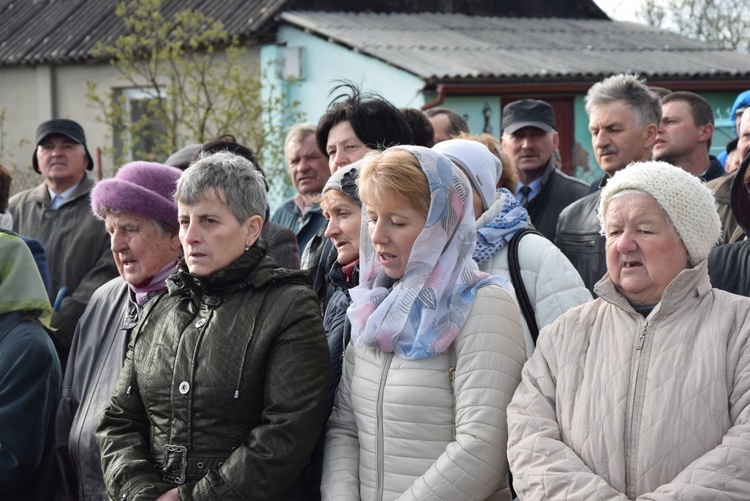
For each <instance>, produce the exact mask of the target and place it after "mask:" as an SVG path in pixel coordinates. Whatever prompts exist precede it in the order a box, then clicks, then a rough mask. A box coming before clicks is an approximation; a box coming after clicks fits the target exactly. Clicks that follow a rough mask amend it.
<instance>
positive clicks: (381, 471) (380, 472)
mask: <svg viewBox="0 0 750 501" xmlns="http://www.w3.org/2000/svg"><path fill="white" fill-rule="evenodd" d="M392 361H393V353H386V354H385V360H384V362H383V369H382V372H381V373H380V387H379V388H378V403H377V404H378V405H377V417H376V419H377V426H378V432H377V436H376V440H377V451H376V452H377V458H376V459H377V465H378V466H377V476H376V480H377V494H376V495H375V499H383V491H384V490H385V486H384V485H383V484H384V483H385V453H384V452H383V449H384V447H385V445H384V442H385V439H384V437H383V392H384V390H385V383H386V381H387V380H388V371H389V370H390V369H391V362H392Z"/></svg>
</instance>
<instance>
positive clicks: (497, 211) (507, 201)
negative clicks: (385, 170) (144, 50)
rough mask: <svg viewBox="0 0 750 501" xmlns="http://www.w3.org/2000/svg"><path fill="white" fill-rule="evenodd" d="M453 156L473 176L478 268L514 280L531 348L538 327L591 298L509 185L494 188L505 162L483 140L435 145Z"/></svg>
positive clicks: (475, 256) (467, 140) (457, 140)
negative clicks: (535, 228)
mask: <svg viewBox="0 0 750 501" xmlns="http://www.w3.org/2000/svg"><path fill="white" fill-rule="evenodd" d="M432 149H433V150H435V151H438V152H440V153H442V154H443V155H445V156H447V157H448V158H450V159H451V161H453V163H454V164H456V165H457V166H458V167H459V168H460V169H461V170H462V171H463V172H464V174H466V177H468V178H469V181H470V182H471V188H472V192H473V201H474V204H473V205H474V217H475V218H476V230H477V242H476V247H475V248H474V254H473V255H472V257H473V259H474V261H476V263H477V264H478V265H479V269H480V270H481V271H483V272H485V273H488V274H490V275H500V276H501V277H504V278H506V279H508V280H510V281H511V282H512V283H513V289H514V293H515V296H516V302H517V303H518V304H519V306H520V307H521V313H522V315H521V317H522V320H523V327H524V334H525V339H526V352H527V354H528V356H531V354H532V353H533V352H534V346H535V344H536V340H537V336H538V334H539V329H541V328H542V327H544V326H546V325H549V324H551V323H552V322H553V321H555V320H556V319H557V317H559V316H560V315H562V314H563V313H565V312H566V311H568V310H569V309H570V308H572V307H574V306H578V305H579V304H583V303H585V302H586V301H591V293H590V292H589V291H588V289H586V286H585V285H584V284H583V280H581V276H580V275H579V274H578V271H576V269H575V268H574V267H573V265H572V264H571V262H570V261H569V260H568V258H566V257H565V255H564V254H563V253H562V252H560V249H558V248H557V247H555V244H553V243H552V242H550V241H549V240H547V239H546V238H545V237H543V236H542V235H540V234H539V233H537V232H536V231H527V230H530V229H533V225H532V224H531V221H530V220H529V213H528V212H526V209H525V208H524V207H523V206H522V205H521V204H520V203H518V200H517V199H516V197H515V195H513V194H512V193H511V192H510V191H508V190H507V189H505V188H501V189H499V190H495V185H497V183H498V181H499V180H500V176H501V175H502V171H503V165H502V163H501V162H500V160H499V159H498V158H497V157H496V156H495V155H494V154H492V152H491V151H490V150H489V149H488V148H487V146H485V145H484V144H483V143H480V142H478V141H476V140H469V139H449V140H447V141H441V142H439V143H437V144H436V145H435V146H433V147H432Z"/></svg>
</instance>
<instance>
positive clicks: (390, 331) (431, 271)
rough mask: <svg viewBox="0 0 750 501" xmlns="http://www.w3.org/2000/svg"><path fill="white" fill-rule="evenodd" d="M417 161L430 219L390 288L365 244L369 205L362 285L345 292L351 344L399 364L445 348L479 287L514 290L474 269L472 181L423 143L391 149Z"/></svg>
mask: <svg viewBox="0 0 750 501" xmlns="http://www.w3.org/2000/svg"><path fill="white" fill-rule="evenodd" d="M394 148H401V149H406V150H408V151H410V152H411V153H413V154H414V156H415V157H416V158H417V159H418V160H419V163H420V165H421V166H422V170H423V171H424V173H425V174H426V175H427V179H428V181H429V185H430V192H431V200H430V210H429V212H428V214H427V222H426V223H425V226H424V228H423V229H422V232H421V233H420V234H419V236H418V237H417V240H416V242H415V243H414V246H413V248H412V251H411V255H410V256H409V261H408V262H407V264H406V268H405V271H404V276H403V278H402V279H401V280H399V281H397V282H395V283H394V281H393V280H392V279H390V278H389V277H388V276H387V275H386V274H385V271H383V269H382V266H381V264H380V262H379V261H378V258H377V255H376V253H375V248H374V247H373V245H372V243H371V242H370V239H369V234H368V231H367V216H366V207H365V206H363V209H362V215H363V218H362V230H361V232H360V285H359V286H357V287H355V288H353V289H351V290H350V295H351V298H352V304H351V306H350V307H349V310H348V311H347V314H348V316H349V320H350V321H351V325H352V342H353V343H355V344H356V345H357V346H373V347H376V348H379V349H381V350H383V351H387V352H393V353H394V354H395V355H396V356H398V357H400V358H404V359H419V358H425V357H430V356H433V355H436V354H438V353H442V352H444V351H446V350H447V349H448V348H449V347H450V345H451V343H452V342H453V341H454V340H455V339H456V337H457V336H458V334H459V332H460V331H461V328H462V327H463V325H464V323H465V322H466V318H467V316H468V314H469V310H470V309H471V305H472V302H473V301H474V297H475V296H476V293H477V289H478V288H479V287H483V286H486V285H489V284H498V285H501V286H503V287H506V288H508V289H509V290H510V289H511V288H512V287H511V286H510V284H509V283H508V281H507V280H505V279H504V278H501V277H490V276H489V275H487V274H486V273H483V272H481V271H479V268H478V267H477V264H476V263H475V262H474V260H473V259H472V254H473V252H474V245H475V240H476V233H475V231H476V230H475V222H474V210H473V208H472V196H471V188H470V185H469V181H468V180H467V178H466V176H465V175H464V174H463V173H462V172H461V170H460V169H459V168H458V167H456V166H455V165H453V163H452V162H451V161H450V160H449V159H448V158H447V157H445V156H443V155H442V154H440V153H437V152H436V151H433V150H431V149H428V148H423V147H420V146H396V147H394Z"/></svg>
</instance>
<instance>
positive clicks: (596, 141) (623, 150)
mask: <svg viewBox="0 0 750 501" xmlns="http://www.w3.org/2000/svg"><path fill="white" fill-rule="evenodd" d="M656 130H657V125H656V123H650V124H647V125H646V126H645V127H639V126H638V125H637V123H636V119H635V114H634V113H633V110H632V109H631V107H630V106H629V105H628V104H626V103H625V102H623V101H612V102H610V103H604V104H600V105H598V106H594V107H593V108H592V110H591V114H590V115H589V132H591V144H592V146H593V147H594V155H596V161H597V162H598V163H599V167H601V169H602V170H603V171H604V172H606V173H607V174H609V175H610V176H611V175H612V174H614V173H615V172H617V171H618V170H620V169H623V168H625V167H627V165H628V164H630V163H631V162H638V161H646V160H648V159H649V157H650V156H651V149H652V148H653V147H654V141H655V140H656Z"/></svg>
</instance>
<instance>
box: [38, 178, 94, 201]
mask: <svg viewBox="0 0 750 501" xmlns="http://www.w3.org/2000/svg"><path fill="white" fill-rule="evenodd" d="M93 187H94V180H93V179H91V178H90V177H89V175H88V174H86V173H85V172H84V173H83V179H81V182H80V183H78V186H77V187H76V189H75V191H73V193H72V194H71V195H70V198H68V199H67V200H66V201H65V204H63V205H67V204H68V203H70V202H71V201H73V200H76V199H78V198H80V197H82V196H87V195H88V193H89V192H90V191H91V188H93ZM29 198H30V199H31V200H34V201H35V202H39V203H41V204H46V205H49V204H50V203H51V202H52V200H51V199H50V196H49V189H47V183H42V184H40V185H38V186H37V187H36V188H33V189H32V190H31V194H30V196H29Z"/></svg>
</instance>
